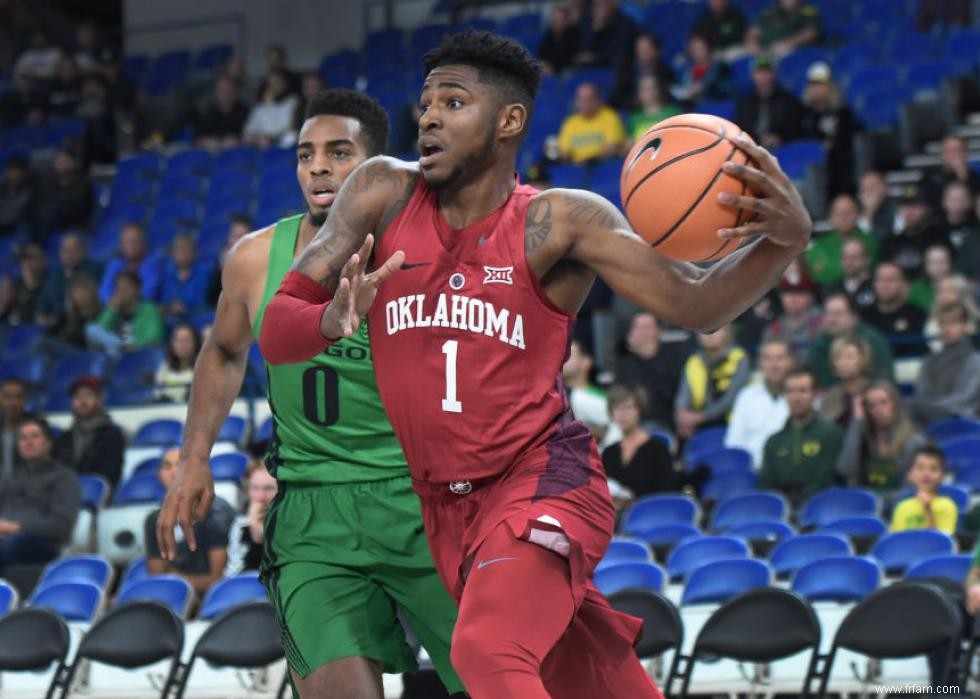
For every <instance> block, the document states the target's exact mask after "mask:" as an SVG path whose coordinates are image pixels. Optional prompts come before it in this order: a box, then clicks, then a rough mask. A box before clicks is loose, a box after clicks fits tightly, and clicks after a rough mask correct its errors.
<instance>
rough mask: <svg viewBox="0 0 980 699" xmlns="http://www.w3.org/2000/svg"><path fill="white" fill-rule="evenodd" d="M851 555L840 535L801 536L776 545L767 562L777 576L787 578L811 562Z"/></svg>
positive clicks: (848, 543)
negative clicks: (770, 564)
mask: <svg viewBox="0 0 980 699" xmlns="http://www.w3.org/2000/svg"><path fill="white" fill-rule="evenodd" d="M852 553H853V551H852V550H851V543H850V542H849V541H848V540H847V537H845V536H844V535H842V534H801V535H799V536H794V537H791V538H789V539H784V540H783V541H780V542H779V543H778V544H776V546H775V547H774V548H773V549H772V551H771V552H770V554H769V561H770V562H771V563H772V566H773V568H774V569H775V570H776V575H777V576H779V577H789V576H791V575H793V573H795V572H796V571H798V570H799V569H800V568H802V567H803V566H805V565H808V564H810V563H812V562H813V561H817V560H820V559H821V558H827V557H830V556H849V555H851V554H852Z"/></svg>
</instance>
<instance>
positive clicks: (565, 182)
mask: <svg viewBox="0 0 980 699" xmlns="http://www.w3.org/2000/svg"><path fill="white" fill-rule="evenodd" d="M586 176H587V173H586V170H585V166H584V165H577V164H575V163H560V164H557V165H549V166H548V180H549V181H550V182H551V184H552V186H554V187H568V188H571V189H583V188H585V181H586Z"/></svg>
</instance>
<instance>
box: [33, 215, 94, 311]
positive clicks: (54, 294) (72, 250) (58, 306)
mask: <svg viewBox="0 0 980 699" xmlns="http://www.w3.org/2000/svg"><path fill="white" fill-rule="evenodd" d="M58 262H60V263H61V264H59V265H58V266H57V267H55V269H54V270H53V271H52V272H50V273H49V274H48V275H47V276H46V277H45V280H44V286H43V287H42V288H41V297H40V298H39V299H38V307H37V312H38V320H39V321H40V322H41V323H43V324H44V325H48V326H50V325H54V324H55V323H57V322H59V321H60V320H62V319H63V317H64V315H65V310H66V303H68V301H69V299H68V288H69V286H70V285H71V282H72V280H73V279H75V278H77V277H80V276H84V277H89V278H91V279H93V280H98V279H101V278H102V270H101V269H100V268H99V265H98V263H96V262H93V261H92V260H90V259H88V242H87V240H86V239H85V237H84V236H82V235H81V234H80V233H74V232H72V233H66V234H65V236H64V237H63V238H62V239H61V242H60V243H59V244H58Z"/></svg>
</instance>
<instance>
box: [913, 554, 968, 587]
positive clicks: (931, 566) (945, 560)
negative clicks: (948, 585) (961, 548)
mask: <svg viewBox="0 0 980 699" xmlns="http://www.w3.org/2000/svg"><path fill="white" fill-rule="evenodd" d="M971 567H973V556H971V555H970V554H968V553H960V554H953V555H950V556H936V557H934V558H927V559H925V560H922V561H919V562H918V563H916V564H914V565H912V566H909V569H908V571H906V573H905V577H906V578H908V579H910V580H917V579H919V580H921V579H926V578H946V579H947V580H951V581H952V582H954V583H956V584H957V585H962V584H963V583H964V582H965V581H966V576H967V573H969V572H970V568H971Z"/></svg>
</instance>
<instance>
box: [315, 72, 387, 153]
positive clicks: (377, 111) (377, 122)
mask: <svg viewBox="0 0 980 699" xmlns="http://www.w3.org/2000/svg"><path fill="white" fill-rule="evenodd" d="M323 115H328V116H342V117H350V118H351V119H357V120H358V121H359V122H360V123H361V133H363V134H364V141H365V143H364V145H365V146H366V147H367V149H368V155H381V154H382V153H384V152H385V151H386V150H388V113H387V112H385V110H384V107H382V106H381V105H380V104H379V103H378V101H377V100H376V99H374V98H373V97H368V96H367V95H363V94H361V93H360V92H356V91H354V90H348V89H346V88H342V87H335V88H331V89H329V90H323V91H322V92H318V93H316V94H315V95H313V97H312V98H310V102H309V104H307V105H306V112H305V113H304V115H303V120H304V121H305V120H307V119H312V118H313V117H317V116H323Z"/></svg>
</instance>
